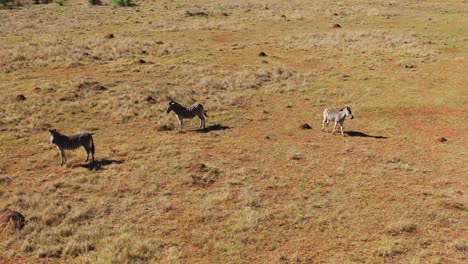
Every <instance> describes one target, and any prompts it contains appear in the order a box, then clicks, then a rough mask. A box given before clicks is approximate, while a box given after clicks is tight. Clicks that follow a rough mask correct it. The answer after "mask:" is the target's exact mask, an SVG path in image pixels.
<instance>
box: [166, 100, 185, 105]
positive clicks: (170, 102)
mask: <svg viewBox="0 0 468 264" xmlns="http://www.w3.org/2000/svg"><path fill="white" fill-rule="evenodd" d="M169 105H171V106H174V105H176V106H182V105H181V104H179V103H178V102H176V101H172V100H171V101H169ZM182 107H183V106H182Z"/></svg>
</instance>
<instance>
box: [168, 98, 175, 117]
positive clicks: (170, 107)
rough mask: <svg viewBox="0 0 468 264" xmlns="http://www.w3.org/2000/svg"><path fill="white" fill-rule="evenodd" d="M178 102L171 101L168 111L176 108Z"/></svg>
mask: <svg viewBox="0 0 468 264" xmlns="http://www.w3.org/2000/svg"><path fill="white" fill-rule="evenodd" d="M176 104H177V103H176V102H175V101H172V100H171V101H169V107H168V108H167V113H168V114H169V113H170V112H171V111H172V110H174V105H176Z"/></svg>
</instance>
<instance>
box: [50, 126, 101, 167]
mask: <svg viewBox="0 0 468 264" xmlns="http://www.w3.org/2000/svg"><path fill="white" fill-rule="evenodd" d="M49 132H50V142H52V144H54V145H55V146H56V147H57V149H58V150H59V151H60V155H61V157H62V161H61V163H60V165H61V166H62V165H63V164H64V163H66V162H67V158H66V156H65V150H66V149H67V150H68V149H77V148H79V147H81V146H83V147H84V149H85V150H86V161H88V160H89V153H91V162H94V141H93V136H92V134H90V133H80V134H76V135H71V136H66V135H62V134H60V132H58V131H57V130H56V129H49Z"/></svg>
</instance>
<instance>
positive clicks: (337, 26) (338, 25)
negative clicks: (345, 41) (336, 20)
mask: <svg viewBox="0 0 468 264" xmlns="http://www.w3.org/2000/svg"><path fill="white" fill-rule="evenodd" d="M333 28H341V25H340V24H335V25H333Z"/></svg>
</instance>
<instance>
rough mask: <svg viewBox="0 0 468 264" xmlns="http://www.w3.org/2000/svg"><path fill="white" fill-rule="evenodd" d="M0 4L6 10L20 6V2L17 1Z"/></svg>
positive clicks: (2, 1) (6, 1)
mask: <svg viewBox="0 0 468 264" xmlns="http://www.w3.org/2000/svg"><path fill="white" fill-rule="evenodd" d="M0 4H2V6H3V7H5V8H11V7H13V6H17V5H19V3H18V1H16V0H0Z"/></svg>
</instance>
